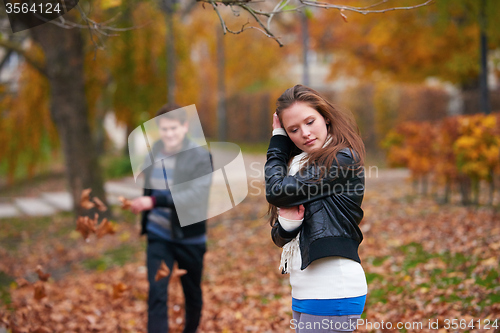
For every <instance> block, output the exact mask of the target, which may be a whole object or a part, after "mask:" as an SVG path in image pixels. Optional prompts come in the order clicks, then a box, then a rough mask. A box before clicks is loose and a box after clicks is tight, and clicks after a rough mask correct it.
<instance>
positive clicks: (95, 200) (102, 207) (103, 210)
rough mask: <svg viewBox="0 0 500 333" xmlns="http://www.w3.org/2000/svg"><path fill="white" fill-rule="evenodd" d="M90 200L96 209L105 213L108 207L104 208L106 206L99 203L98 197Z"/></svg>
mask: <svg viewBox="0 0 500 333" xmlns="http://www.w3.org/2000/svg"><path fill="white" fill-rule="evenodd" d="M92 200H94V202H95V204H96V206H97V209H98V210H99V211H101V212H105V211H107V210H108V207H106V205H105V204H104V202H102V201H101V199H99V198H98V197H94V198H93V199H92Z"/></svg>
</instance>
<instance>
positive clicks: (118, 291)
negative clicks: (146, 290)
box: [113, 282, 129, 299]
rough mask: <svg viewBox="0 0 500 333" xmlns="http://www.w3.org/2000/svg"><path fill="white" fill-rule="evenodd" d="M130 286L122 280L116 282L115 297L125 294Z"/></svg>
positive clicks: (114, 286) (114, 287)
mask: <svg viewBox="0 0 500 333" xmlns="http://www.w3.org/2000/svg"><path fill="white" fill-rule="evenodd" d="M128 289H129V288H128V287H127V285H125V284H124V283H122V282H118V283H116V284H113V298H114V299H116V298H119V297H121V296H122V295H123V293H124V292H125V291H126V290H128Z"/></svg>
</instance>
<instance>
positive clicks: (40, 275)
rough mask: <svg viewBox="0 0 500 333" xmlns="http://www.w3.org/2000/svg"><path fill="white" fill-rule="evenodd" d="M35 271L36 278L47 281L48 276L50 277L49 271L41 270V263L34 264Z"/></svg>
mask: <svg viewBox="0 0 500 333" xmlns="http://www.w3.org/2000/svg"><path fill="white" fill-rule="evenodd" d="M36 273H37V274H38V278H39V279H40V280H41V281H47V280H48V279H49V277H50V273H44V272H43V270H42V266H41V265H38V266H36Z"/></svg>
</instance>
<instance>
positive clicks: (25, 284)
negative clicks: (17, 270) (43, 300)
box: [16, 278, 30, 288]
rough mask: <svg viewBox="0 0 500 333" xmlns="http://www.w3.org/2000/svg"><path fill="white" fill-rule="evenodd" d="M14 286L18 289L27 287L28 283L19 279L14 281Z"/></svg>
mask: <svg viewBox="0 0 500 333" xmlns="http://www.w3.org/2000/svg"><path fill="white" fill-rule="evenodd" d="M16 284H17V287H18V288H22V287H26V286H29V284H30V283H29V282H28V281H27V280H26V279H23V278H19V279H17V280H16Z"/></svg>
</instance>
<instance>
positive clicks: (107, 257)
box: [82, 244, 145, 271]
mask: <svg viewBox="0 0 500 333" xmlns="http://www.w3.org/2000/svg"><path fill="white" fill-rule="evenodd" d="M141 250H142V251H145V248H144V246H142V245H132V244H123V245H121V246H119V247H117V248H114V249H110V250H108V251H105V252H104V253H102V254H101V255H100V256H99V258H91V259H86V260H84V261H83V262H82V265H83V267H85V268H86V269H88V270H98V271H105V270H107V269H109V268H112V267H116V266H119V267H121V266H123V265H125V264H126V263H127V262H130V261H131V259H133V258H134V257H135V256H136V254H137V253H138V252H140V251H141Z"/></svg>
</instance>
